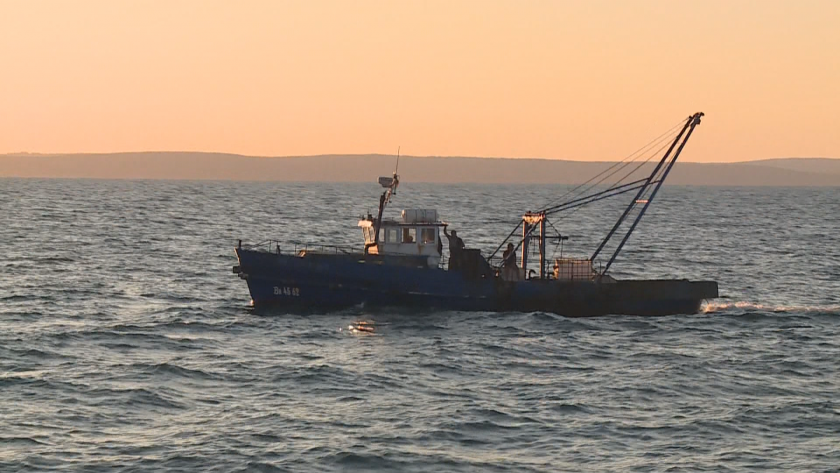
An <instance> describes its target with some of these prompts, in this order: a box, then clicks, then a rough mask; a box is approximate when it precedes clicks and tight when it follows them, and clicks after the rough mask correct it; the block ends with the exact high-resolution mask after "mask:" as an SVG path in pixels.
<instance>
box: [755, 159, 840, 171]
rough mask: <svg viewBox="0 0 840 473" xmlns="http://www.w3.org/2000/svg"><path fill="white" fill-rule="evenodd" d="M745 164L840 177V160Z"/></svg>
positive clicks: (776, 160) (770, 161)
mask: <svg viewBox="0 0 840 473" xmlns="http://www.w3.org/2000/svg"><path fill="white" fill-rule="evenodd" d="M743 164H750V165H754V166H769V167H774V168H779V169H787V170H789V171H798V172H813V173H818V174H837V175H840V159H832V158H778V159H762V160H759V161H749V162H745V163H743Z"/></svg>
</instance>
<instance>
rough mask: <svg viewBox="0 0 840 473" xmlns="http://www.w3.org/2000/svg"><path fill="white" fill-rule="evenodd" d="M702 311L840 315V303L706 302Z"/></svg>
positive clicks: (707, 312) (701, 308)
mask: <svg viewBox="0 0 840 473" xmlns="http://www.w3.org/2000/svg"><path fill="white" fill-rule="evenodd" d="M700 311H701V313H704V314H716V313H726V312H733V311H735V312H771V313H775V314H790V313H799V314H802V313H806V314H831V315H840V305H836V304H835V305H775V304H761V303H757V302H748V301H736V302H706V303H704V304H703V305H702V306H701V307H700Z"/></svg>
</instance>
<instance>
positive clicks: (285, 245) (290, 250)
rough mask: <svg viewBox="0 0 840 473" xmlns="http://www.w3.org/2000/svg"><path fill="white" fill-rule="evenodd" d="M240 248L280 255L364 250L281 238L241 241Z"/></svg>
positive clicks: (351, 252)
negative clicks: (252, 241) (287, 240)
mask: <svg viewBox="0 0 840 473" xmlns="http://www.w3.org/2000/svg"><path fill="white" fill-rule="evenodd" d="M239 248H244V249H247V250H254V251H262V252H265V253H274V254H278V255H298V256H302V255H304V254H306V253H315V254H336V255H340V254H346V255H350V254H354V253H361V251H362V250H361V249H360V248H358V247H353V246H340V245H325V244H320V243H289V242H283V241H280V240H264V241H261V242H258V243H252V244H243V243H242V242H240V243H239Z"/></svg>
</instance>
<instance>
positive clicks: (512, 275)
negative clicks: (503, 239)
mask: <svg viewBox="0 0 840 473" xmlns="http://www.w3.org/2000/svg"><path fill="white" fill-rule="evenodd" d="M502 279H504V280H505V281H517V280H519V267H518V266H517V265H516V248H514V247H513V243H508V244H507V248H506V249H505V252H504V254H503V255H502Z"/></svg>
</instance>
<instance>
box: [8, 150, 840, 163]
mask: <svg viewBox="0 0 840 473" xmlns="http://www.w3.org/2000/svg"><path fill="white" fill-rule="evenodd" d="M148 153H160V154H208V155H210V154H214V155H227V156H236V157H240V158H256V159H286V158H319V157H328V156H335V157H341V156H348V157H350V156H384V157H394V158H396V157H397V155H396V154H390V153H321V154H304V155H274V156H269V155H248V154H240V153H230V152H224V151H172V150H170V151H161V150H147V151H108V152H70V153H42V152H32V151H16V152H7V153H3V154H0V157H4V156H82V155H87V156H91V155H116V154H148ZM400 157H401V158H417V159H452V158H454V159H492V160H529V161H565V162H576V163H615V162H621V161H622V160H619V159H615V160H582V159H565V158H544V157H510V156H457V155H448V156H447V155H425V156H417V155H408V154H400ZM625 159H626V158H625ZM781 159H823V160H840V157H836V158H835V157H828V156H779V157H772V158H757V159H747V160H743V161H694V160H691V159H687V160H681V162H683V163H694V164H743V163H752V162H761V161H773V160H781Z"/></svg>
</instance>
